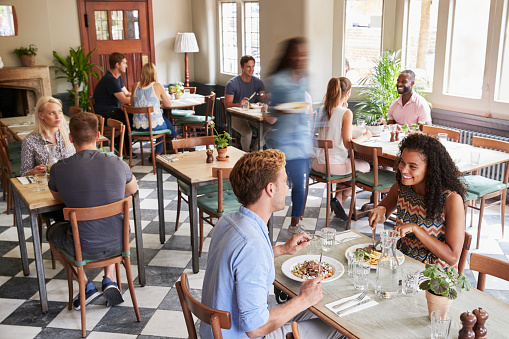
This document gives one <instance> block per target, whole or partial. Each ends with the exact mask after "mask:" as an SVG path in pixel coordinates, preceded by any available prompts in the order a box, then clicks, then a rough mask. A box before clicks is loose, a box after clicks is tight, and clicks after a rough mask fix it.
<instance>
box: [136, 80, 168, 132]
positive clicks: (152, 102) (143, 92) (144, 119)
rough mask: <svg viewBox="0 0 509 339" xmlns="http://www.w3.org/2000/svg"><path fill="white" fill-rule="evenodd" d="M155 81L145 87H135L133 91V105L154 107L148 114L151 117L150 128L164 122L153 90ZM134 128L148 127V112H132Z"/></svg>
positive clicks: (159, 104)
mask: <svg viewBox="0 0 509 339" xmlns="http://www.w3.org/2000/svg"><path fill="white" fill-rule="evenodd" d="M154 84H155V82H152V83H151V84H150V85H148V86H146V87H143V88H141V87H139V83H138V87H136V89H135V90H134V93H133V103H134V107H150V106H152V107H154V112H153V113H151V114H150V118H151V119H152V128H155V127H157V126H161V125H162V124H164V119H163V113H162V112H161V103H160V101H159V98H158V97H157V95H156V92H155V90H154ZM133 126H134V129H148V128H149V124H148V114H133Z"/></svg>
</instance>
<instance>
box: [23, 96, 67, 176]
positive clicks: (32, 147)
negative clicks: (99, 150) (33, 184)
mask: <svg viewBox="0 0 509 339" xmlns="http://www.w3.org/2000/svg"><path fill="white" fill-rule="evenodd" d="M35 110H36V112H37V114H36V117H35V128H34V130H33V131H32V133H30V134H29V135H28V136H27V137H26V138H25V139H24V140H23V142H22V143H21V170H20V175H21V176H24V175H36V174H41V173H44V172H46V164H47V162H48V156H49V155H48V151H47V150H46V147H45V146H46V145H56V158H57V159H56V160H60V159H65V158H69V157H70V156H71V155H73V154H74V153H76V150H75V149H74V146H73V145H72V144H71V142H70V141H69V131H68V128H67V123H66V121H65V118H64V113H63V111H62V102H61V101H60V100H58V99H55V98H53V97H50V96H44V97H41V98H40V99H39V100H38V101H37V105H36V107H35Z"/></svg>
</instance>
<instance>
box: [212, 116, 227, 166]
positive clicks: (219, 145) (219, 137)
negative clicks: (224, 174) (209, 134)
mask: <svg viewBox="0 0 509 339" xmlns="http://www.w3.org/2000/svg"><path fill="white" fill-rule="evenodd" d="M210 126H211V127H212V129H213V130H214V142H215V144H216V149H217V157H218V159H226V158H227V156H226V150H227V147H228V144H229V142H230V140H231V139H232V137H231V136H230V133H228V132H226V131H224V132H223V133H218V132H217V130H216V125H215V124H211V125H210Z"/></svg>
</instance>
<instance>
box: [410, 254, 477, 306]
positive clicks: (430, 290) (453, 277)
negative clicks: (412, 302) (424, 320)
mask: <svg viewBox="0 0 509 339" xmlns="http://www.w3.org/2000/svg"><path fill="white" fill-rule="evenodd" d="M423 275H424V276H425V277H427V278H429V279H427V280H425V281H423V282H422V283H421V284H420V285H419V288H420V289H421V290H423V291H426V300H427V302H428V316H430V315H431V312H433V311H435V310H444V311H446V312H447V311H448V310H449V307H450V306H451V303H452V301H453V300H454V299H456V298H457V297H458V292H461V290H462V289H465V290H467V291H470V282H469V281H468V279H467V278H466V277H465V276H464V275H461V276H460V275H459V274H458V270H457V269H455V268H454V267H451V268H449V269H448V270H444V269H443V268H442V266H440V264H426V268H425V270H424V272H423Z"/></svg>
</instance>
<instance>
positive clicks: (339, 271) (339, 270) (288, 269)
mask: <svg viewBox="0 0 509 339" xmlns="http://www.w3.org/2000/svg"><path fill="white" fill-rule="evenodd" d="M306 260H316V261H318V260H320V256H319V255H299V256H296V257H293V258H290V259H288V260H287V261H285V262H284V263H283V265H281V271H283V273H284V274H285V275H286V276H287V277H288V278H290V279H292V280H295V281H300V282H303V281H305V280H304V279H301V278H299V277H296V276H294V275H293V274H292V268H293V267H294V266H295V265H297V264H298V263H301V262H304V261H306ZM322 262H326V263H328V264H329V265H331V266H332V267H333V268H334V275H333V276H332V277H330V278H328V279H325V280H322V282H324V283H326V282H329V281H333V280H336V279H338V278H339V277H341V276H342V275H343V273H345V267H344V266H343V264H341V263H340V262H339V261H337V260H336V259H333V258H331V257H322Z"/></svg>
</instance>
